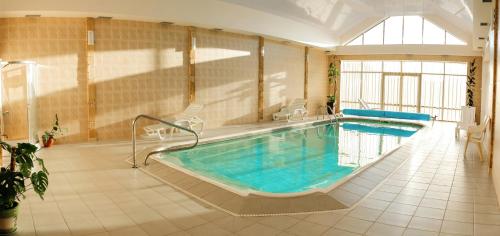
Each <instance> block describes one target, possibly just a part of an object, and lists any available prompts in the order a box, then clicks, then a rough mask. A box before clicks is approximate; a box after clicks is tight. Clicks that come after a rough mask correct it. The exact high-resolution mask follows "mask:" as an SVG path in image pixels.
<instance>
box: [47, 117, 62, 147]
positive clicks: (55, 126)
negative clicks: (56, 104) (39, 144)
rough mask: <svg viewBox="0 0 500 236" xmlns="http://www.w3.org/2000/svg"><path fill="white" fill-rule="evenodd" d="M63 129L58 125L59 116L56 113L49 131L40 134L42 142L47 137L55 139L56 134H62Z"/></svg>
mask: <svg viewBox="0 0 500 236" xmlns="http://www.w3.org/2000/svg"><path fill="white" fill-rule="evenodd" d="M62 134H63V131H62V129H61V127H60V126H59V117H58V116H57V113H56V119H55V121H54V124H53V125H52V129H51V130H49V131H45V132H44V133H43V135H42V139H43V142H47V141H48V140H49V139H55V137H56V136H58V135H62Z"/></svg>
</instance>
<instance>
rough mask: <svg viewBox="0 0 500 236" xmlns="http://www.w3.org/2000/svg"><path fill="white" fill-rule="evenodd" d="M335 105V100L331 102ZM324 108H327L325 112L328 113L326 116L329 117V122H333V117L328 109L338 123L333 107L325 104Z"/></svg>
mask: <svg viewBox="0 0 500 236" xmlns="http://www.w3.org/2000/svg"><path fill="white" fill-rule="evenodd" d="M335 105H336V102H335V103H333V106H335ZM326 109H327V111H326V113H327V114H328V118H330V123H333V119H332V117H331V116H330V113H328V111H330V112H331V113H332V114H333V118H334V119H335V123H339V119H338V118H337V114H335V111H334V110H333V107H330V106H326Z"/></svg>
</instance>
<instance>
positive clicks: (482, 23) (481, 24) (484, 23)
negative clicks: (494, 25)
mask: <svg viewBox="0 0 500 236" xmlns="http://www.w3.org/2000/svg"><path fill="white" fill-rule="evenodd" d="M479 25H480V26H488V25H489V24H488V23H487V22H481V23H479Z"/></svg>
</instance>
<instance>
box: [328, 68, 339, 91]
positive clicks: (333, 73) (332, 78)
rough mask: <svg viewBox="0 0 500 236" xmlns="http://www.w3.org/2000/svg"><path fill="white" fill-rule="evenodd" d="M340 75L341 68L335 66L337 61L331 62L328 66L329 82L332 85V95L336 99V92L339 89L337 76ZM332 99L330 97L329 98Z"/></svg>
mask: <svg viewBox="0 0 500 236" xmlns="http://www.w3.org/2000/svg"><path fill="white" fill-rule="evenodd" d="M339 75H340V71H339V69H338V68H337V67H336V66H335V63H333V62H332V63H330V65H329V66H328V84H329V85H330V91H331V92H330V95H329V96H328V97H330V96H333V100H335V93H336V91H337V77H338V76H339ZM328 99H330V98H328Z"/></svg>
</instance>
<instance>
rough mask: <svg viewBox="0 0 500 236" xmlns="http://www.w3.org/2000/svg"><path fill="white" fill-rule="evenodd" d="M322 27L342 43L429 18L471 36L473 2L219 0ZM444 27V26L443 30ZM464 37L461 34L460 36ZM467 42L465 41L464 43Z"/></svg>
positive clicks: (470, 0)
mask: <svg viewBox="0 0 500 236" xmlns="http://www.w3.org/2000/svg"><path fill="white" fill-rule="evenodd" d="M220 1H224V2H227V3H232V4H238V5H242V6H245V7H249V8H252V9H256V10H259V11H264V12H267V13H271V14H274V15H278V16H281V17H285V18H289V19H292V20H296V21H300V22H302V23H305V24H308V25H311V26H314V27H321V28H322V29H323V30H326V31H329V32H330V33H331V34H333V35H336V36H337V37H339V39H341V40H340V41H343V40H348V39H351V38H353V37H354V36H356V35H357V34H358V33H359V32H360V31H362V30H364V29H366V27H367V26H368V27H369V26H371V25H374V24H376V23H377V22H379V21H380V20H382V19H384V18H386V17H389V16H397V15H429V16H434V17H439V18H442V19H443V20H444V22H445V23H447V24H449V25H451V26H452V27H456V28H459V29H461V30H462V31H465V32H466V33H468V34H469V35H470V33H471V32H472V9H471V7H472V0H220ZM444 27H446V26H444ZM461 35H463V33H462V34H461ZM464 40H466V41H469V40H468V39H464Z"/></svg>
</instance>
